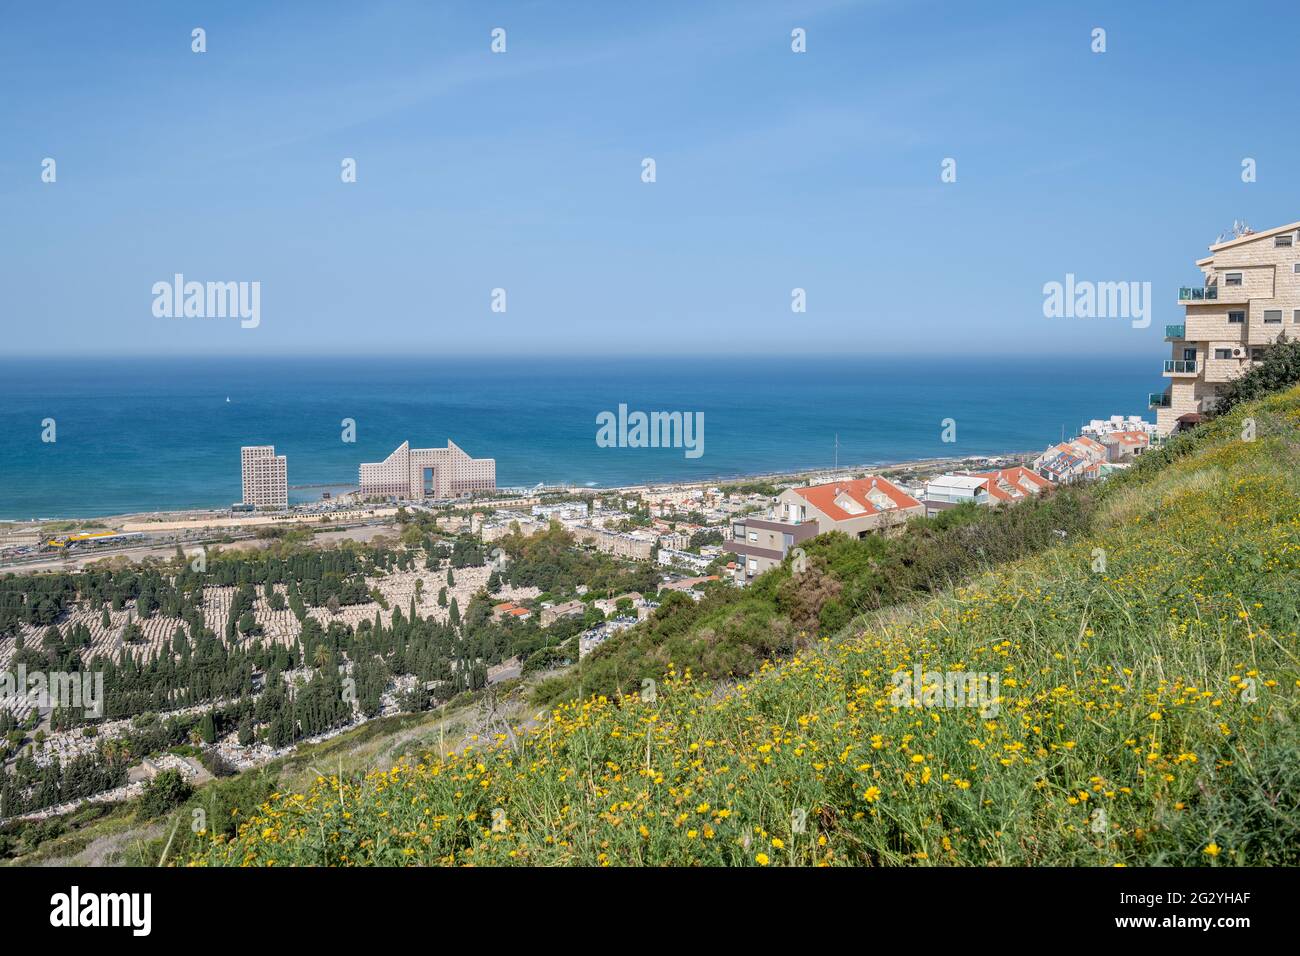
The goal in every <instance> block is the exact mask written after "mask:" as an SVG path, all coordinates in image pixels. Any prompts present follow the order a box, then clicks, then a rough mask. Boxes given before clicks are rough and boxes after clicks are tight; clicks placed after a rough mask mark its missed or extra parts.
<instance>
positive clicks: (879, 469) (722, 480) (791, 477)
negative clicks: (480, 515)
mask: <svg viewBox="0 0 1300 956" xmlns="http://www.w3.org/2000/svg"><path fill="white" fill-rule="evenodd" d="M1036 454H1038V452H1036V451H1011V452H1003V453H1000V454H971V455H953V456H946V457H934V458H911V459H905V460H898V461H885V462H871V463H860V464H848V463H846V464H840V465H839V466H838V467H837V466H835V465H830V466H827V467H822V468H806V469H799V470H796V471H765V472H756V473H743V474H733V475H716V476H711V477H706V478H690V479H670V480H665V481H653V480H652V481H643V482H638V483H634V484H618V485H597V484H589V485H588V484H583V485H573V484H555V485H541V486H533V487H531V488H524V487H516V486H509V485H507V486H504V487H502V488H498V489H497V493H498V495H501V496H510V497H517V496H523V495H527V496H539V495H548V494H567V495H582V494H609V493H633V492H644V491H649V490H660V491H665V492H672V491H685V490H690V489H695V488H704V487H716V486H723V485H734V484H757V483H770V484H781V483H790V484H798V483H801V482H806V481H809V480H812V479H832V478H833V477H835V476H848V475H856V474H859V473H863V472H866V473H879V474H882V475H883V474H886V473H891V472H892V473H897V472H904V473H912V474H916V473H930V474H934V473H941V472H942V471H943V470H954V471H961V470H969V469H970V468H971V467H973V464H974V463H990V462H1020V461H1024V460H1025V459H1026V458H1028V457H1032V456H1033V455H1036ZM902 477H903V478H904V480H906V479H907V478H908V477H909V475H908V474H904V475H903V476H902ZM291 487H295V488H297V489H299V490H302V489H307V488H342V487H355V485H351V486H349V485H345V484H343V483H341V482H308V483H305V484H300V485H295V486H291ZM498 500H499V499H498ZM335 502H336V503H337V504H338V505H340V506H343V507H344V508H345V509H351V508H355V507H358V506H359V505H358V504H357V503H354V502H350V501H347V500H346V499H344V498H334V499H330V503H331V504H332V503H335ZM326 503H327V502H326V500H325V499H320V498H317V499H313V500H311V501H303V502H298V503H296V504H294V505H291V506H290V508H289V509H288V510H287V511H284V512H275V513H274V514H276V515H277V516H279V517H281V518H282V520H289V519H290V518H291V516H293V515H296V514H301V515H302V516H303V517H304V518H309V517H311V516H312V515H313V514H315V513H318V512H319V511H320V510H321V506H323V505H325V504H326ZM492 504H493V499H492V498H486V497H484V498H474V499H470V500H468V501H465V502H457V503H456V504H454V505H452V506H451V507H452V508H454V509H462V508H470V509H475V508H491V506H492ZM309 507H310V508H311V509H313V510H308V509H309ZM369 507H375V508H379V507H388V506H387V505H373V506H369ZM224 514H229V506H224V507H223V506H220V505H213V506H211V507H193V508H176V509H168V510H158V511H148V510H140V511H129V512H115V513H112V514H102V515H80V516H76V517H68V516H59V515H51V516H41V517H33V518H7V517H0V544H3V534H4V533H6V532H7V533H13V532H14V530H15V529H17V528H39V527H42V526H44V525H50V524H58V525H82V526H85V525H102V526H104V527H105V528H109V529H115V528H116V529H120V528H122V527H125V526H127V525H135V524H141V523H145V522H148V523H165V522H168V521H184V520H191V519H197V518H214V517H216V516H219V515H224Z"/></svg>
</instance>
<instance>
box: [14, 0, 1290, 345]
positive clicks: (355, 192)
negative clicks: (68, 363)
mask: <svg viewBox="0 0 1300 956" xmlns="http://www.w3.org/2000/svg"><path fill="white" fill-rule="evenodd" d="M194 27H203V28H204V29H205V30H206V31H207V45H208V49H207V52H206V53H203V54H195V53H193V52H191V49H190V45H191V39H190V31H191V30H192V29H193V28H194ZM494 27H502V28H504V29H505V30H506V31H507V33H506V37H507V52H506V53H504V54H499V55H494V54H493V53H491V51H490V48H489V45H490V41H491V37H490V32H491V30H492V29H493V28H494ZM795 27H802V28H804V29H805V30H806V31H807V46H808V52H807V53H805V54H795V53H792V52H791V49H790V32H791V30H792V29H793V28H795ZM1094 27H1102V28H1104V29H1105V30H1106V31H1107V38H1106V39H1107V51H1106V52H1105V53H1104V54H1095V53H1093V52H1092V51H1091V49H1090V42H1091V38H1090V34H1091V31H1092V29H1093V28H1094ZM1298 27H1300V11H1297V9H1296V8H1295V7H1294V5H1292V4H1286V3H1268V2H1265V3H1255V4H1252V5H1250V6H1249V7H1248V8H1243V9H1242V10H1240V11H1235V12H1234V11H1233V10H1230V9H1228V8H1225V7H1223V6H1222V5H1212V4H1209V3H1199V2H1191V3H1180V4H1178V5H1176V6H1174V5H1169V4H1160V3H1155V2H1138V3H1134V2H1131V0H1130V2H1088V3H1069V4H1064V3H1061V4H1058V3H1050V4H1041V3H1029V2H1025V3H997V2H989V3H978V4H975V3H968V2H950V3H927V2H823V3H798V2H764V0H746V2H737V3H730V2H717V3H706V2H700V0H692V2H683V3H673V2H657V3H654V4H633V3H614V2H591V3H541V2H536V3H522V2H521V3H490V2H479V3H470V2H465V3H431V2H424V0H405V2H377V3H338V4H336V3H329V2H317V3H310V4H307V3H303V4H290V3H275V4H267V3H251V2H222V3H217V2H208V3H184V2H175V0H168V2H158V3H148V2H141V3H89V2H86V3H80V4H64V3H58V2H46V3H41V4H21V5H18V4H9V5H6V6H5V7H4V8H3V11H2V12H0V83H2V84H3V89H4V90H5V95H4V97H3V99H0V222H2V223H3V228H0V288H2V289H3V290H4V301H3V304H2V306H0V307H2V308H3V309H4V336H3V342H0V353H3V352H10V353H13V354H19V355H24V354H49V353H79V354H87V353H88V354H103V355H108V354H117V353H130V354H153V353H171V354H188V353H200V354H226V353H229V354H234V355H275V354H313V353H342V354H358V353H392V352H400V353H403V354H421V353H427V354H436V355H446V354H457V353H502V352H510V353H533V354H539V355H546V354H575V353H578V354H581V353H593V354H599V353H615V354H629V353H643V352H649V353H668V354H685V353H731V354H746V353H781V352H786V351H790V352H799V353H813V354H819V353H823V354H824V353H835V354H841V355H842V354H852V353H879V352H886V353H917V352H927V351H941V352H946V353H970V354H983V353H1002V354H1007V353H1041V354H1052V355H1061V356H1063V357H1064V356H1068V355H1085V354H1086V355H1106V354H1116V353H1128V354H1131V353H1134V352H1144V351H1145V352H1150V354H1151V355H1152V356H1153V359H1154V358H1155V357H1161V356H1164V355H1166V354H1167V349H1166V347H1165V346H1164V345H1163V344H1162V342H1161V335H1162V329H1163V325H1164V323H1166V322H1177V321H1178V320H1179V318H1180V314H1179V310H1178V309H1177V307H1176V304H1175V301H1174V300H1175V292H1176V289H1177V287H1178V286H1179V285H1180V284H1192V283H1193V282H1195V280H1196V279H1197V278H1198V277H1199V273H1198V272H1197V270H1196V269H1195V267H1194V265H1193V260H1194V259H1196V258H1198V257H1200V256H1202V255H1204V254H1205V247H1206V245H1207V244H1208V243H1210V242H1211V241H1212V240H1213V239H1214V237H1215V236H1216V235H1217V234H1218V233H1220V232H1223V231H1224V230H1226V229H1228V228H1229V227H1230V226H1231V224H1232V222H1233V220H1234V219H1245V220H1247V221H1248V222H1250V223H1251V225H1253V226H1255V227H1256V228H1259V229H1262V228H1267V227H1271V226H1275V225H1280V224H1283V223H1286V222H1290V221H1293V220H1296V219H1300V185H1298V183H1300V180H1297V178H1296V176H1295V165H1294V164H1295V158H1296V156H1297V152H1298V151H1297V145H1300V144H1298V142H1297V140H1298V139H1300V131H1297V127H1296V124H1295V123H1294V117H1295V115H1296V111H1297V110H1296V107H1297V93H1296V90H1295V84H1294V83H1293V82H1291V81H1290V80H1289V79H1288V76H1289V70H1290V64H1291V62H1292V61H1293V59H1294V42H1295V37H1296V36H1297V33H1298V31H1297V28H1298ZM45 157H53V158H54V159H55V160H56V161H57V164H58V165H57V174H58V179H57V182H56V183H54V184H47V183H42V182H41V178H40V176H41V162H42V160H43V159H44V158H45ZM345 157H352V158H355V159H356V161H357V164H358V167H357V168H358V182H356V183H354V184H344V183H342V182H341V181H340V162H341V161H342V159H343V158H345ZM645 157H653V158H654V159H655V161H656V164H657V182H655V183H652V184H647V183H643V182H642V181H641V176H640V174H641V161H642V159H643V158H645ZM946 157H952V158H954V159H956V161H957V181H956V182H955V183H942V182H941V181H940V175H939V174H940V164H941V162H942V161H943V159H945V158H946ZM1245 157H1251V158H1253V159H1255V161H1256V163H1257V170H1258V179H1257V181H1256V182H1254V183H1243V182H1242V179H1241V162H1242V159H1243V158H1245ZM177 272H180V273H183V274H184V275H185V276H186V278H187V279H192V280H199V281H208V280H212V281H258V282H260V283H261V286H262V297H261V324H260V326H259V327H258V328H256V329H241V328H240V326H239V323H238V322H237V321H231V320H219V319H218V320H201V319H165V318H156V317H155V316H154V315H153V313H152V309H151V306H152V303H153V297H152V293H151V288H152V286H153V284H154V283H155V282H158V281H169V280H170V279H171V277H172V275H173V274H174V273H177ZM1067 272H1072V273H1075V274H1076V275H1077V276H1078V277H1080V278H1084V279H1093V280H1097V281H1121V280H1132V281H1149V282H1151V283H1152V286H1153V291H1154V297H1155V298H1154V301H1155V308H1154V312H1153V320H1152V323H1151V326H1150V328H1147V329H1143V330H1139V329H1134V328H1132V327H1131V325H1130V323H1129V322H1128V321H1125V320H1115V319H1092V320H1086V319H1054V320H1049V319H1047V318H1044V316H1043V312H1042V303H1043V293H1042V287H1043V284H1044V283H1045V282H1049V281H1053V280H1058V281H1059V280H1063V279H1064V276H1065V274H1066V273H1067ZM497 287H501V288H505V289H506V292H507V297H508V298H507V302H508V309H507V311H506V312H505V313H504V314H501V313H493V312H492V311H490V308H489V305H490V296H491V290H492V289H493V288H497ZM795 287H802V288H804V289H806V290H807V301H808V311H807V312H806V313H803V314H795V313H792V312H791V310H790V294H791V289H792V288H795ZM1153 367H1154V366H1153Z"/></svg>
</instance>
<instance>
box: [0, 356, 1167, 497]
mask: <svg viewBox="0 0 1300 956" xmlns="http://www.w3.org/2000/svg"><path fill="white" fill-rule="evenodd" d="M1159 367H1160V366H1159V365H1158V364H1157V361H1156V357H1148V356H1133V355H1130V356H1125V357H1122V358H1116V359H1110V358H1105V359H1103V358H1098V357H1095V356H1088V357H1080V358H1074V359H1072V358H1070V357H1068V356H1060V355H1057V356H1051V357H1042V356H1036V357H1007V358H987V357H978V358H923V357H907V358H901V357H889V358H886V357H866V358H858V357H855V358H847V357H846V358H776V357H771V358H752V357H743V356H721V357H713V358H689V359H680V358H662V359H660V358H635V359H629V358H543V357H539V358H516V357H512V358H500V359H494V358H490V357H476V358H455V359H453V358H428V359H424V358H414V357H399V358H371V357H367V358H349V359H344V358H299V359H289V358H276V359H271V358H260V359H245V358H216V357H211V358H185V359H168V358H153V357H151V358H148V359H144V358H141V359H93V360H92V359H59V360H55V359H5V360H3V361H0V519H28V518H37V517H39V518H46V517H89V516H96V515H110V514H121V513H127V512H140V511H159V510H176V509H183V508H210V507H225V506H227V505H229V504H231V503H232V502H235V501H238V500H239V498H240V469H239V449H240V446H241V445H263V444H265V445H274V446H275V448H276V452H277V454H283V455H287V456H288V474H289V485H290V488H291V492H290V497H291V500H296V501H305V500H313V499H316V498H319V497H320V494H321V490H322V486H330V485H333V486H338V487H340V488H347V487H354V486H355V484H356V481H357V465H358V464H359V463H361V462H363V461H380V460H382V459H383V458H385V457H386V456H387V455H388V454H389V453H390V452H391V451H392V450H393V449H394V448H396V447H397V446H398V445H399V444H401V443H402V442H403V441H409V442H410V443H411V446H412V447H415V448H420V447H439V446H445V444H446V442H447V439H449V438H450V439H451V440H452V441H454V442H456V444H458V445H460V447H461V448H463V449H465V451H466V452H468V453H469V454H470V455H472V456H474V457H478V458H495V459H496V462H497V483H498V485H501V486H531V485H535V484H537V483H539V482H545V483H547V484H574V485H587V486H591V487H602V486H605V487H607V486H611V485H627V484H638V483H642V482H654V481H685V480H693V479H705V478H721V477H735V476H740V475H752V474H761V473H765V472H776V471H794V470H803V469H814V468H823V467H824V468H827V469H829V468H830V467H832V465H833V464H834V462H835V460H836V458H835V456H836V440H837V436H838V444H839V447H838V455H839V459H838V460H839V463H840V465H841V466H850V465H871V464H879V463H886V462H897V461H906V460H912V459H921V458H938V457H957V456H965V455H983V454H1000V453H1006V452H1017V451H1036V450H1041V449H1043V448H1046V447H1047V446H1048V445H1049V444H1051V443H1053V442H1056V441H1058V440H1060V438H1061V434H1062V430H1064V432H1065V434H1066V435H1067V436H1068V435H1072V434H1076V433H1077V432H1078V429H1079V426H1080V425H1081V424H1083V423H1084V422H1086V421H1087V420H1088V419H1091V418H1104V417H1106V416H1109V415H1116V414H1123V415H1130V414H1142V415H1144V416H1146V417H1150V413H1149V412H1148V411H1147V408H1146V397H1147V393H1148V392H1151V391H1158V390H1160V389H1161V387H1162V385H1163V382H1162V379H1161V377H1160V373H1159ZM620 404H625V405H627V407H628V409H630V410H639V411H644V412H652V411H668V412H672V411H679V412H683V413H697V412H700V413H703V422H704V441H703V446H702V448H703V452H702V454H701V455H700V456H699V457H693V458H688V457H686V455H685V453H684V451H683V449H681V448H628V447H613V448H611V447H600V446H598V445H597V443H596V433H597V423H596V416H597V415H598V414H600V413H601V412H605V411H608V412H613V413H615V414H617V412H618V406H619V405H620ZM47 419H53V422H54V432H53V436H54V438H55V441H53V442H47V441H43V440H42V437H43V434H44V435H48V434H49V429H48V427H47V426H46V425H45V424H44V422H45V421H46V420H47ZM344 419H352V420H354V421H355V422H356V441H355V443H348V442H345V441H343V440H342V437H343V434H344V427H343V424H342V423H343V420H344ZM945 419H952V420H953V422H954V423H955V433H956V441H955V442H953V443H946V442H944V441H943V440H942V435H943V431H944V420H945ZM294 486H300V487H294ZM301 486H312V487H301Z"/></svg>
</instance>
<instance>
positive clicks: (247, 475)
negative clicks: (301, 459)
mask: <svg viewBox="0 0 1300 956" xmlns="http://www.w3.org/2000/svg"><path fill="white" fill-rule="evenodd" d="M239 465H240V473H241V475H242V478H243V499H242V500H243V503H244V504H246V505H253V506H254V507H257V508H287V507H289V477H288V475H289V469H288V462H287V460H286V459H285V456H284V455H277V454H276V453H275V446H274V445H246V446H244V447H243V448H240V449H239Z"/></svg>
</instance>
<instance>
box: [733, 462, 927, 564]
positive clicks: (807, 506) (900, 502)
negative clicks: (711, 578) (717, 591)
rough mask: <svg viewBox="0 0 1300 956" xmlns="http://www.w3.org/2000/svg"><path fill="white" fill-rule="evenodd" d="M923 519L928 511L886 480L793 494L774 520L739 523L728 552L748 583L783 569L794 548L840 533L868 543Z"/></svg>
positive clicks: (786, 495)
mask: <svg viewBox="0 0 1300 956" xmlns="http://www.w3.org/2000/svg"><path fill="white" fill-rule="evenodd" d="M923 514H925V505H923V504H921V502H919V501H917V500H916V499H915V498H913V497H912V496H911V495H909V494H908V493H907V492H905V491H903V490H902V489H901V488H899V487H898V486H897V485H895V484H894V483H893V482H891V481H888V480H887V479H885V478H875V477H866V478H858V479H855V480H851V481H850V480H845V481H833V482H828V483H827V484H823V485H809V486H808V487H805V488H788V489H786V490H785V491H783V492H781V494H779V495H778V496H777V498H776V503H775V506H774V507H773V508H772V512H771V513H770V514H769V515H767V516H765V517H753V516H750V515H744V516H741V517H737V518H735V519H733V520H732V524H731V540H730V541H727V542H726V543H725V544H724V545H723V548H724V549H725V550H726V551H728V552H730V553H732V554H735V555H736V556H737V557H738V558H739V559H740V562H739V563H740V564H741V569H740V571H739V573H738V574H737V578H738V579H740V580H742V581H748V580H751V579H752V578H754V577H755V576H757V575H759V574H762V573H763V572H764V571H766V570H768V569H769V568H772V567H775V566H776V565H778V564H780V563H781V561H782V560H783V559H784V558H785V556H786V554H788V553H789V551H790V549H791V548H793V547H795V546H796V545H798V544H799V543H800V542H802V541H806V540H808V539H809V538H812V537H815V536H816V535H819V534H825V533H826V532H828V531H840V532H843V533H844V534H847V535H849V536H851V537H854V538H864V537H866V536H867V535H868V534H872V533H884V532H889V531H891V530H893V529H895V528H899V527H901V526H902V525H903V524H904V523H906V521H907V519H908V518H910V517H911V516H912V515H923Z"/></svg>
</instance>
